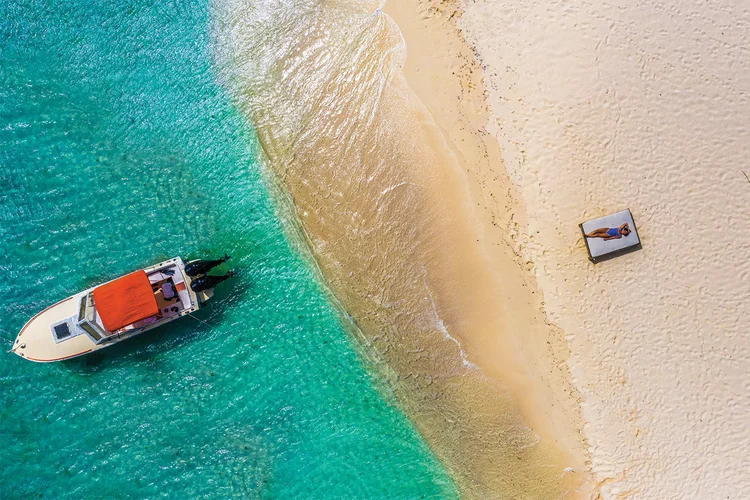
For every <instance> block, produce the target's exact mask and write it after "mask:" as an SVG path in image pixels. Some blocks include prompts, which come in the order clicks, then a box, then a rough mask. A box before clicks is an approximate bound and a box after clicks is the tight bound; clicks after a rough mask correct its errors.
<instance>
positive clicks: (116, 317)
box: [94, 271, 159, 332]
mask: <svg viewBox="0 0 750 500" xmlns="http://www.w3.org/2000/svg"><path fill="white" fill-rule="evenodd" d="M94 306H96V311H97V312H98V313H99V317H100V318H101V320H102V324H103V325H104V328H106V329H107V331H110V332H114V331H115V330H119V329H120V328H122V327H124V326H127V325H130V324H133V323H135V322H136V321H140V320H142V319H146V318H150V317H151V316H156V314H157V313H158V312H159V307H158V306H157V305H156V297H155V296H154V291H153V290H152V289H151V282H149V280H148V276H146V271H136V272H134V273H131V274H128V275H127V276H123V277H122V278H118V279H116V280H114V281H111V282H109V283H106V284H104V285H102V286H100V287H97V288H95V289H94Z"/></svg>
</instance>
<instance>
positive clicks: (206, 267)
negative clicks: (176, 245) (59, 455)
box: [185, 254, 231, 278]
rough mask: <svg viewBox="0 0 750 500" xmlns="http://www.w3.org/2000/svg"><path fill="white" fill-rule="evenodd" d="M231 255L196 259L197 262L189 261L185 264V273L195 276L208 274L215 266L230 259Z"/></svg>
mask: <svg viewBox="0 0 750 500" xmlns="http://www.w3.org/2000/svg"><path fill="white" fill-rule="evenodd" d="M230 258H231V257H229V255H227V254H224V257H222V258H221V259H217V260H196V261H195V262H188V263H187V264H185V274H187V275H188V276H190V277H191V278H192V277H195V276H200V275H201V274H206V273H207V272H209V271H210V270H211V269H213V268H214V267H216V266H218V265H219V264H221V263H222V262H226V261H228V260H229V259H230Z"/></svg>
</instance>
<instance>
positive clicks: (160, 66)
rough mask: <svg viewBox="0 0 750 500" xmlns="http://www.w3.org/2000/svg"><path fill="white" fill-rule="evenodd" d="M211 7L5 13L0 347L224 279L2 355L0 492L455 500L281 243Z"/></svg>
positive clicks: (70, 5)
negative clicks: (179, 259)
mask: <svg viewBox="0 0 750 500" xmlns="http://www.w3.org/2000/svg"><path fill="white" fill-rule="evenodd" d="M209 13H210V12H209V6H208V5H207V3H206V2H202V3H200V4H191V5H190V6H189V7H187V6H185V5H183V4H181V3H178V2H166V1H165V2H153V1H145V0H144V1H137V0H132V1H127V2H124V1H123V2H120V1H108V2H83V1H81V2H55V3H54V7H50V6H49V4H48V3H47V2H41V1H39V2H33V1H22V2H18V3H12V4H11V3H10V2H5V3H3V4H2V6H0V40H2V43H0V255H2V260H0V272H1V274H2V276H3V279H2V280H0V335H2V337H3V338H4V339H6V340H7V341H8V342H7V345H8V347H9V346H10V340H11V339H13V338H14V337H15V335H16V333H17V332H18V330H19V329H20V328H21V326H22V325H23V324H24V323H25V322H26V320H27V319H28V318H29V317H31V316H32V315H33V314H35V313H36V312H37V311H38V310H40V309H42V308H44V307H46V306H47V305H50V304H52V303H53V302H55V301H57V300H59V299H61V298H64V297H66V296H68V295H70V294H72V293H74V292H76V291H78V290H80V289H83V288H85V287H87V286H91V285H93V284H95V283H98V282H101V281H104V280H107V279H111V278H113V277H116V276H117V275H119V274H122V273H125V272H127V271H130V270H132V269H135V268H138V267H142V266H146V265H148V264H150V263H153V262H155V261H158V260H160V259H163V258H168V257H171V256H174V255H181V256H183V257H185V258H193V257H203V256H216V255H219V254H223V253H224V252H225V251H226V252H229V253H230V254H231V255H232V256H233V259H232V261H231V262H230V264H231V267H232V268H234V269H235V270H237V271H238V277H237V278H235V279H234V280H233V281H231V282H229V283H228V284H226V285H224V286H222V287H221V288H220V289H219V290H218V293H217V297H216V299H215V300H214V301H213V302H211V303H210V306H209V307H208V308H206V309H204V310H201V311H199V313H198V314H197V315H196V316H197V318H199V320H200V321H198V320H195V319H191V318H184V319H182V320H181V321H180V322H177V323H176V324H173V325H171V326H167V327H165V328H164V329H162V330H161V331H157V332H154V333H152V334H148V335H144V336H143V337H142V338H136V339H133V340H131V341H128V342H125V343H123V344H120V345H118V346H114V347H112V348H109V349H106V350H104V351H101V353H97V354H95V355H92V356H89V357H84V358H79V359H78V360H73V361H70V362H63V363H54V364H47V365H41V364H34V363H30V362H28V361H25V360H22V359H21V358H18V357H16V356H14V355H12V354H4V353H3V354H2V355H0V440H1V441H2V447H0V497H2V498H34V497H39V498H65V497H67V498H124V497H149V498H151V497H160V496H166V497H176V498H195V497H203V498H228V497H231V496H239V497H248V498H253V497H264V498H379V497H384V496H388V497H390V498H417V497H420V496H425V497H430V498H435V497H453V496H455V491H454V487H453V483H452V482H451V480H450V478H449V477H448V476H447V475H446V473H445V471H444V470H443V469H442V467H441V466H440V464H439V463H438V462H437V460H436V459H435V458H434V457H433V456H432V454H431V453H430V451H429V450H428V449H427V448H426V446H425V444H424V443H423V441H422V440H421V439H420V437H419V436H418V434H417V433H416V432H415V430H414V428H413V427H412V425H411V424H410V422H409V421H408V420H407V419H406V417H405V416H404V415H403V414H402V413H401V412H400V411H399V410H398V409H397V408H396V407H395V406H394V405H393V401H392V397H391V396H390V395H389V393H388V391H387V390H386V389H385V388H384V387H382V386H379V385H378V384H377V380H375V379H374V378H373V377H372V376H370V375H368V373H367V371H366V370H365V368H364V366H363V362H362V360H361V358H360V357H359V356H358V354H357V352H356V349H355V347H354V344H353V342H352V340H351V338H350V337H349V335H348V334H347V333H346V331H345V329H344V328H343V327H342V325H341V323H340V319H339V318H340V317H339V314H338V313H337V312H336V310H335V309H334V308H333V307H332V306H331V305H330V303H329V302H328V300H327V299H326V295H325V294H324V293H323V291H322V290H321V287H320V285H319V283H318V281H317V279H316V276H315V274H314V273H313V272H311V270H310V266H309V265H308V264H307V261H306V260H305V259H304V258H302V257H300V256H299V255H298V254H296V253H295V252H294V251H293V249H292V248H290V245H289V244H288V242H287V240H286V239H285V237H284V233H283V231H282V227H281V224H280V223H279V221H278V218H277V214H276V213H275V211H274V208H273V206H272V204H271V200H270V199H269V196H268V194H267V193H266V191H265V188H264V185H263V183H262V182H261V176H260V174H259V170H258V166H257V164H256V163H255V160H254V158H255V151H254V142H253V141H254V139H253V132H252V131H251V130H248V129H247V128H246V126H245V125H244V121H243V118H241V117H240V116H239V115H238V114H237V113H236V112H235V111H234V110H233V109H232V107H231V105H230V103H229V100H228V99H227V98H226V97H225V96H224V95H223V93H222V91H221V89H220V88H219V87H218V86H217V85H216V84H215V81H214V74H213V70H212V67H211V50H210V47H209V25H210V23H209Z"/></svg>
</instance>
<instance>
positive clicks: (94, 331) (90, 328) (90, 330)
mask: <svg viewBox="0 0 750 500" xmlns="http://www.w3.org/2000/svg"><path fill="white" fill-rule="evenodd" d="M78 326H80V327H81V329H82V330H83V331H84V332H86V333H87V334H88V335H89V337H91V339H92V340H93V341H94V342H96V343H97V344H98V343H99V342H101V341H102V339H103V338H104V332H103V331H101V330H100V329H99V328H97V327H96V326H94V325H93V324H91V323H89V322H88V321H86V320H84V321H81V322H80V323H78Z"/></svg>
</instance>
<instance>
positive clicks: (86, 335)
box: [11, 256, 232, 363]
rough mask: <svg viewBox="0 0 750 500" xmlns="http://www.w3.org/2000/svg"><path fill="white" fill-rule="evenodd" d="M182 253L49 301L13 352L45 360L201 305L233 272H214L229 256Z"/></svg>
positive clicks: (117, 338)
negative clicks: (213, 257) (194, 257)
mask: <svg viewBox="0 0 750 500" xmlns="http://www.w3.org/2000/svg"><path fill="white" fill-rule="evenodd" d="M227 259H229V257H227V256H225V257H224V258H222V259H218V260H194V261H191V262H188V263H187V264H185V263H183V261H182V259H181V258H180V257H175V258H173V259H169V260H166V261H164V262H160V263H158V264H155V265H153V266H150V267H147V268H145V269H141V270H139V271H136V272H133V273H130V274H127V275H125V276H121V277H119V278H117V279H114V280H112V281H109V282H107V283H104V284H102V285H99V286H96V287H92V288H89V289H87V290H84V291H82V292H80V293H77V294H75V295H73V296H71V297H68V298H67V299H64V300H61V301H60V302H58V303H56V304H53V305H51V306H49V307H48V308H46V309H44V310H43V311H41V312H39V313H38V314H37V315H36V316H34V317H33V318H31V319H30V320H29V321H28V322H27V323H26V324H25V325H24V327H23V328H22V329H21V331H20V333H19V334H18V337H17V338H16V341H15V342H14V344H13V348H12V349H11V352H14V353H16V354H17V355H19V356H21V357H22V358H25V359H28V360H30V361H36V362H40V363H49V362H52V361H61V360H64V359H70V358H75V357H77V356H83V355H84V354H89V353H91V352H94V351H98V350H99V349H104V348H105V347H109V346H111V345H113V344H116V343H118V342H122V341H123V340H126V339H129V338H131V337H135V336H136V335H140V334H141V333H144V332H147V331H149V330H153V329H154V328H158V327H160V326H162V325H165V324H167V323H170V322H172V321H175V320H176V319H178V318H181V317H183V316H185V315H188V314H191V313H192V312H194V311H197V310H198V309H200V308H201V306H202V305H203V304H204V303H205V302H206V301H207V300H208V299H210V298H211V297H212V296H213V290H214V286H216V285H217V284H218V283H220V282H222V281H224V280H226V279H227V278H229V277H231V276H232V273H229V274H226V275H223V276H210V275H208V274H207V273H208V271H209V270H210V269H211V268H213V267H215V266H217V265H219V264H220V263H222V262H225V261H226V260H227Z"/></svg>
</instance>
